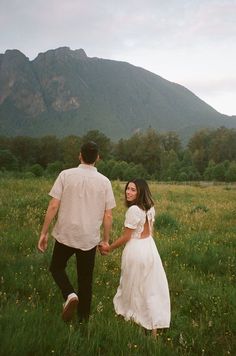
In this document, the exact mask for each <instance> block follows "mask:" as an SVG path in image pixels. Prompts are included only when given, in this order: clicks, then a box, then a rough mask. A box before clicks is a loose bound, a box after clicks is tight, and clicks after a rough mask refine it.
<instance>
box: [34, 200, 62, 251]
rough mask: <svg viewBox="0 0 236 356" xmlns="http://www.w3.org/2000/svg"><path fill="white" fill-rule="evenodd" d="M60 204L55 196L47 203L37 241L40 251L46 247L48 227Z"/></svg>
mask: <svg viewBox="0 0 236 356" xmlns="http://www.w3.org/2000/svg"><path fill="white" fill-rule="evenodd" d="M59 206H60V200H58V199H56V198H52V199H51V200H50V202H49V204H48V208H47V212H46V215H45V218H44V223H43V227H42V230H41V234H40V237H39V241H38V249H39V251H41V252H44V251H45V250H46V248H47V244H48V229H49V226H50V224H51V222H52V220H53V218H54V217H55V216H56V214H57V211H58V208H59Z"/></svg>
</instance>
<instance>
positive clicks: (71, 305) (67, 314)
mask: <svg viewBox="0 0 236 356" xmlns="http://www.w3.org/2000/svg"><path fill="white" fill-rule="evenodd" d="M78 304H79V298H78V297H77V295H76V294H75V293H71V294H69V295H68V297H67V300H66V302H65V303H64V304H63V312H62V319H63V320H64V321H70V320H71V319H72V318H73V315H74V313H75V311H76V309H77V306H78Z"/></svg>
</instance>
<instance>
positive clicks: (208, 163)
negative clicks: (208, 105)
mask: <svg viewBox="0 0 236 356" xmlns="http://www.w3.org/2000/svg"><path fill="white" fill-rule="evenodd" d="M88 140H93V141H95V142H97V143H98V145H99V148H100V161H99V162H98V163H97V168H98V170H99V171H100V172H101V173H103V174H105V175H106V176H107V177H108V178H110V179H112V180H113V179H120V180H128V179H131V178H132V177H137V176H138V177H142V178H145V179H152V180H160V181H197V180H215V181H228V182H233V181H236V129H227V128H225V127H220V128H218V129H202V130H199V131H197V132H196V133H195V134H194V135H193V136H192V137H191V138H190V140H189V142H188V144H187V145H186V146H185V147H183V146H182V144H181V140H180V138H179V136H178V134H177V133H175V132H172V131H170V132H165V133H159V132H157V131H156V130H154V129H151V128H150V129H148V130H147V131H145V132H137V133H134V134H133V135H132V136H131V137H130V138H127V139H123V138H122V139H120V140H119V141H118V142H112V141H111V140H110V138H108V137H107V136H105V135H104V134H103V133H102V132H100V131H98V130H91V131H89V132H88V133H87V134H86V135H84V136H76V135H70V136H66V137H63V138H58V137H56V136H53V135H50V136H44V137H40V138H33V137H27V136H16V137H5V136H1V137H0V172H1V174H2V175H4V174H9V172H12V174H14V175H20V176H23V177H27V176H28V177H30V176H47V175H49V176H50V175H56V174H58V173H59V172H60V171H61V170H62V169H66V168H70V167H75V166H77V165H78V154H79V149H80V147H81V145H82V144H83V142H86V141H88Z"/></svg>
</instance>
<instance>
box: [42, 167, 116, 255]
mask: <svg viewBox="0 0 236 356" xmlns="http://www.w3.org/2000/svg"><path fill="white" fill-rule="evenodd" d="M49 195H50V196H51V197H53V198H56V199H58V200H60V207H59V211H58V217H57V222H56V224H55V226H54V229H53V231H52V235H53V237H54V238H55V239H56V240H57V241H58V242H60V243H62V244H64V245H67V246H70V247H74V248H79V249H81V250H85V251H86V250H90V249H92V248H93V247H94V246H96V245H97V244H98V243H99V241H100V226H101V224H102V221H103V216H104V212H105V210H108V209H112V208H114V207H115V206H116V203H115V198H114V194H113V191H112V186H111V182H110V181H109V179H108V178H107V177H105V176H104V175H102V174H101V173H99V172H98V171H97V169H96V168H95V167H94V166H92V165H87V164H80V165H79V166H78V167H76V168H71V169H66V170H64V171H62V172H61V173H60V174H59V176H58V177H57V179H56V181H55V183H54V185H53V187H52V189H51V191H50V192H49Z"/></svg>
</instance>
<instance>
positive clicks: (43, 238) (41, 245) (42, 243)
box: [38, 234, 48, 252]
mask: <svg viewBox="0 0 236 356" xmlns="http://www.w3.org/2000/svg"><path fill="white" fill-rule="evenodd" d="M47 247H48V234H41V235H40V237H39V241H38V250H39V251H40V252H44V251H45V250H46V249H47Z"/></svg>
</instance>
